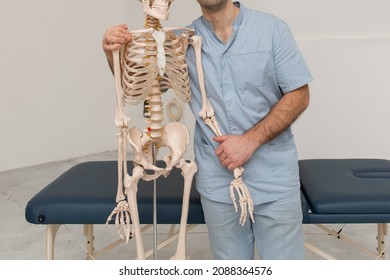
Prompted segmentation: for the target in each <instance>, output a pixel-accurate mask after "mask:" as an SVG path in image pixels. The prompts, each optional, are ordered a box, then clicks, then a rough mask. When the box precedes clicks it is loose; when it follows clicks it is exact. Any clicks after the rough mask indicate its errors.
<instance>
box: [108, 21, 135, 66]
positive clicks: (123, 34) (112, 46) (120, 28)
mask: <svg viewBox="0 0 390 280" xmlns="http://www.w3.org/2000/svg"><path fill="white" fill-rule="evenodd" d="M127 29H128V27H127V25H126V24H120V25H116V26H111V27H109V28H107V30H106V32H105V33H104V35H103V39H102V47H103V50H104V53H105V54H106V57H107V61H108V64H109V66H110V68H111V71H113V58H112V51H114V50H118V49H120V48H121V47H122V45H123V44H125V43H127V42H129V41H130V40H131V33H130V32H129V31H128V30H127Z"/></svg>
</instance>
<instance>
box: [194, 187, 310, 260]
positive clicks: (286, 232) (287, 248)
mask: <svg viewBox="0 0 390 280" xmlns="http://www.w3.org/2000/svg"><path fill="white" fill-rule="evenodd" d="M201 202H202V207H203V211H204V214H205V220H206V224H207V227H208V234H209V242H210V248H211V251H212V254H213V256H214V258H215V259H218V260H224V259H228V260H250V259H253V258H254V251H255V248H256V249H257V251H258V253H259V255H260V257H261V259H264V260H288V259H294V260H300V259H304V242H303V229H302V208H301V201H300V192H299V191H298V192H297V193H296V194H294V195H293V196H290V197H288V198H283V199H280V200H277V201H273V202H268V203H264V204H260V205H255V207H254V217H255V223H252V222H251V221H250V219H249V218H248V220H247V221H246V223H245V224H244V225H243V226H242V225H240V224H239V217H240V209H238V212H237V213H236V212H235V210H234V207H233V205H232V204H225V203H220V202H215V201H211V200H209V199H206V198H205V197H201ZM248 216H249V215H248Z"/></svg>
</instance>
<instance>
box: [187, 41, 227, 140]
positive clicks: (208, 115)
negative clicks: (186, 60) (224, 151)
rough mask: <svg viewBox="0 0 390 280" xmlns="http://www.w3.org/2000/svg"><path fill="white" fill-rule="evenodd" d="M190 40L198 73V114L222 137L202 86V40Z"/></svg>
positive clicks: (204, 88) (203, 85)
mask: <svg viewBox="0 0 390 280" xmlns="http://www.w3.org/2000/svg"><path fill="white" fill-rule="evenodd" d="M191 39H192V42H191V44H192V45H193V47H194V49H195V57H196V70H197V71H198V77H199V88H200V92H201V95H202V109H201V110H200V112H199V116H200V117H201V118H202V119H203V121H204V122H205V123H206V124H207V125H208V126H209V127H210V128H211V129H212V131H213V132H214V133H215V135H217V136H222V132H221V130H220V129H219V126H218V123H217V120H216V119H215V114H214V109H213V107H212V106H211V104H210V102H209V99H208V98H207V95H206V87H205V84H204V74H203V67H202V61H201V55H202V53H201V52H202V39H201V37H199V36H192V37H191Z"/></svg>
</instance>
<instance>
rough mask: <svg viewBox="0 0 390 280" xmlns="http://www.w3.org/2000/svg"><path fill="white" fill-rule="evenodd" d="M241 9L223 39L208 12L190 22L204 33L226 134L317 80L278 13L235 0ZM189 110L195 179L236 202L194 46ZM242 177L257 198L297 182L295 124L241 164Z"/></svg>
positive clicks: (209, 192)
mask: <svg viewBox="0 0 390 280" xmlns="http://www.w3.org/2000/svg"><path fill="white" fill-rule="evenodd" d="M235 4H236V5H239V6H240V13H239V15H238V16H237V19H236V20H235V22H234V23H233V30H234V31H233V35H232V36H231V38H230V40H229V41H228V42H227V43H226V44H224V43H223V42H222V41H221V40H220V39H219V38H218V37H217V36H216V34H215V33H214V31H213V27H212V25H211V24H210V23H209V22H208V21H207V20H206V19H205V18H204V17H200V18H198V19H196V20H195V21H194V22H193V23H192V24H191V25H190V27H191V28H193V29H194V30H195V32H196V35H198V36H201V37H202V40H203V44H202V64H203V70H204V73H205V74H204V75H205V77H204V78H205V86H206V92H207V96H208V98H209V100H210V103H211V105H212V106H213V108H214V110H215V115H216V119H217V121H218V124H219V127H220V129H221V131H222V133H223V134H242V133H245V131H247V130H248V129H250V128H251V127H253V126H254V125H255V124H257V123H258V122H259V121H260V120H261V119H263V118H264V117H265V116H266V115H267V113H268V112H269V111H270V110H271V108H272V107H273V106H274V105H275V104H276V103H277V102H278V100H280V99H281V97H282V96H283V94H284V93H287V92H290V91H293V90H295V89H297V88H299V87H301V86H303V85H305V84H308V83H309V82H311V81H312V75H311V73H310V71H309V69H308V67H307V65H306V63H305V61H304V58H303V57H302V54H301V52H300V50H299V49H298V46H297V44H296V42H295V40H294V38H293V35H292V34H291V32H290V30H289V28H288V26H287V25H286V24H285V23H284V22H283V21H282V20H280V19H278V18H276V17H275V16H272V15H269V14H265V13H262V12H259V11H255V10H251V9H248V8H246V7H245V6H243V5H242V4H240V3H238V2H236V3H235ZM187 61H188V64H189V75H190V83H191V91H192V98H191V103H190V106H191V109H192V111H193V113H194V115H195V118H196V125H195V136H194V137H195V141H194V149H195V159H196V162H197V164H198V172H197V174H196V183H197V189H198V191H199V192H200V193H201V194H202V195H203V196H205V197H206V198H208V199H210V200H214V201H218V202H224V203H232V201H231V198H230V193H229V186H230V183H231V181H232V180H233V178H234V177H233V172H232V171H230V170H228V169H227V168H225V167H224V166H222V165H221V163H220V162H219V160H218V158H217V157H216V155H215V149H216V148H217V146H218V145H219V143H217V142H215V141H214V140H213V137H214V133H213V132H212V131H211V129H210V128H209V127H208V126H207V125H206V124H205V123H204V122H203V120H202V119H201V118H200V117H199V115H198V113H199V111H200V110H201V106H202V100H201V93H200V90H199V83H198V73H197V70H196V65H195V52H194V50H193V48H191V47H190V48H189V49H188V52H187ZM243 168H244V170H245V171H244V175H243V180H244V182H245V184H246V185H247V187H248V188H249V191H250V193H251V196H252V198H253V201H254V203H255V204H260V203H264V202H269V201H273V200H277V199H279V198H283V197H286V196H288V195H289V194H291V193H292V192H296V191H297V190H298V189H299V172H298V158H297V151H296V146H295V143H294V138H293V135H292V132H291V128H288V129H287V130H286V131H284V132H283V133H282V134H281V135H279V136H278V137H277V138H275V139H273V140H272V141H270V142H268V143H266V144H264V145H262V146H261V147H260V148H259V149H258V150H257V151H256V152H255V153H254V154H253V156H252V158H251V159H250V160H249V161H248V162H246V163H245V164H244V165H243Z"/></svg>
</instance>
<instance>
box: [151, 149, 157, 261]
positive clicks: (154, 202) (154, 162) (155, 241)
mask: <svg viewBox="0 0 390 280" xmlns="http://www.w3.org/2000/svg"><path fill="white" fill-rule="evenodd" d="M152 157H153V165H156V143H153V148H152ZM153 257H154V259H155V260H157V182H156V179H154V180H153Z"/></svg>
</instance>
